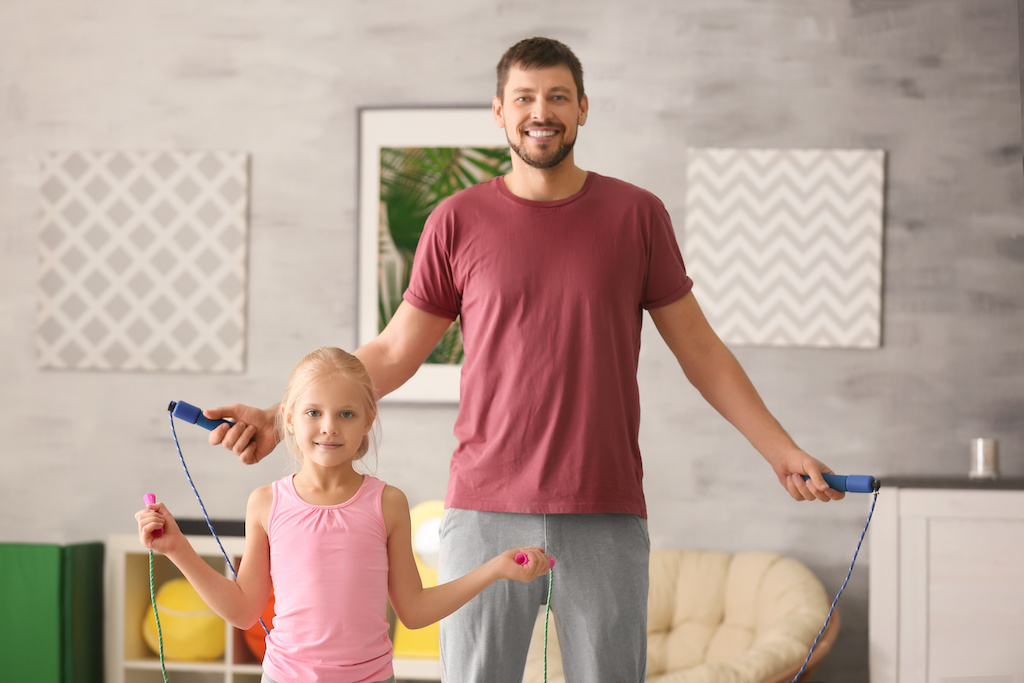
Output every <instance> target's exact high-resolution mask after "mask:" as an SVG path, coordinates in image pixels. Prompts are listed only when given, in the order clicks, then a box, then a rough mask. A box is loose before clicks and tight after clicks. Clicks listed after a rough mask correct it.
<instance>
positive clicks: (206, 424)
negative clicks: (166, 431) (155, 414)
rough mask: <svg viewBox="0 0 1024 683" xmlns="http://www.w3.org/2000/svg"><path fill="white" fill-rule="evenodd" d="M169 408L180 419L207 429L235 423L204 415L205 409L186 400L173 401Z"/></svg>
mask: <svg viewBox="0 0 1024 683" xmlns="http://www.w3.org/2000/svg"><path fill="white" fill-rule="evenodd" d="M167 410H169V411H171V414H172V415H174V417H176V418H178V419H179V420H184V421H185V422H188V423H189V424H194V425H199V426H200V427H203V428H205V429H209V430H211V431H212V430H214V429H216V428H217V427H220V426H221V425H229V424H234V423H232V422H230V421H228V420H211V419H210V418H208V417H203V411H202V410H200V409H199V408H196V407H195V406H194V405H192V404H191V403H185V402H184V401H171V405H169V406H167Z"/></svg>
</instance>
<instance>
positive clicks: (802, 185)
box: [683, 148, 885, 348]
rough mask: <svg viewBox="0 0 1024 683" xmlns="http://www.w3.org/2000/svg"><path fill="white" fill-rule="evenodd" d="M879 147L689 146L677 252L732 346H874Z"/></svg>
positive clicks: (877, 325)
mask: <svg viewBox="0 0 1024 683" xmlns="http://www.w3.org/2000/svg"><path fill="white" fill-rule="evenodd" d="M884 158H885V153H884V151H882V150H875V149H724V148H691V149H689V150H687V172H686V179H687V191H686V220H685V228H684V238H683V257H684V259H685V261H686V267H687V271H688V272H689V274H690V275H691V276H692V277H693V280H694V289H695V292H696V293H697V296H698V298H699V300H700V303H701V306H702V308H703V309H704V312H705V314H706V315H707V318H708V320H709V322H710V323H711V325H712V326H713V327H714V329H715V330H716V331H717V332H718V334H719V336H721V338H722V339H723V341H725V342H726V343H730V344H738V345H765V346H806V347H849V348H877V347H879V346H880V344H881V307H882V303H881V291H882V271H881V266H882V199H883V184H884V183H883V181H884V177H883V176H884V171H885V169H884Z"/></svg>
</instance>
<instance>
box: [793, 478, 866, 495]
mask: <svg viewBox="0 0 1024 683" xmlns="http://www.w3.org/2000/svg"><path fill="white" fill-rule="evenodd" d="M821 476H822V478H824V479H825V483H826V484H828V485H829V486H831V487H832V488H834V489H835V490H836V491H839V492H840V493H873V492H874V491H876V490H877V489H878V482H877V481H875V478H874V477H871V476H868V475H866V474H850V475H843V474H822V475H821ZM804 479H810V477H808V476H807V475H806V474H805V475H804Z"/></svg>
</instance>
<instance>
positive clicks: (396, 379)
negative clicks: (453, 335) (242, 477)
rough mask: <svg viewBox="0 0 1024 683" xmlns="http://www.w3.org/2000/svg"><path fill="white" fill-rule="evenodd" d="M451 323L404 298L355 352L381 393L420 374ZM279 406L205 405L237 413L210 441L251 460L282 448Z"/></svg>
mask: <svg viewBox="0 0 1024 683" xmlns="http://www.w3.org/2000/svg"><path fill="white" fill-rule="evenodd" d="M449 325H451V321H450V320H447V319H445V318H442V317H440V316H436V315H433V314H430V313H425V312H423V311H421V310H419V309H418V308H416V307H415V306H410V305H409V304H407V303H405V302H404V301H403V302H402V303H401V305H399V307H398V310H397V311H395V315H394V316H393V317H392V318H391V320H390V321H389V322H388V324H387V326H386V327H385V328H384V330H383V331H382V332H381V333H380V334H379V335H377V337H376V338H375V339H373V341H370V342H368V343H366V344H364V345H363V346H361V347H360V348H358V349H356V351H355V352H354V354H353V355H355V356H356V357H357V358H359V360H361V361H362V362H363V364H364V365H365V366H366V369H367V371H368V372H369V373H370V377H371V378H373V382H374V384H375V385H376V387H377V394H378V397H379V396H384V395H386V394H389V393H391V392H392V391H394V390H395V389H397V388H398V387H400V386H402V385H403V384H405V382H406V381H408V379H409V378H410V377H412V376H413V375H414V374H416V370H417V369H419V367H420V365H422V364H423V361H424V360H426V359H427V356H429V355H430V352H431V350H433V348H434V347H435V346H437V342H438V341H440V339H441V337H442V335H444V333H445V330H447V329H448V326H449ZM278 410H279V407H278V406H277V405H274V406H271V407H269V408H267V409H266V410H263V409H260V408H254V407H252V406H247V405H242V404H240V403H236V404H234V405H230V406H222V407H219V408H211V409H209V410H205V411H203V414H204V415H205V416H206V417H208V418H211V419H220V418H231V419H232V420H233V421H234V423H235V424H233V425H230V426H228V425H221V426H219V427H217V428H216V429H214V430H213V431H212V432H210V437H209V441H210V444H212V445H217V444H221V445H223V446H224V447H225V448H227V449H228V450H230V451H232V452H234V453H235V454H236V455H237V456H238V459H239V460H241V461H242V462H244V463H245V464H247V465H251V464H253V463H256V462H259V461H260V460H262V459H263V458H265V457H267V456H268V455H269V454H270V453H271V451H273V450H274V448H276V447H277V443H278V434H277V426H276V418H277V413H278Z"/></svg>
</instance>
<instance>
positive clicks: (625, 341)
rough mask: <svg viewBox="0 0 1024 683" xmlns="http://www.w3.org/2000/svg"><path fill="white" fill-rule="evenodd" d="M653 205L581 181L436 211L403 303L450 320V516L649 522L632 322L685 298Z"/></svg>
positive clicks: (496, 183) (649, 199) (676, 257)
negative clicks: (456, 348)
mask: <svg viewBox="0 0 1024 683" xmlns="http://www.w3.org/2000/svg"><path fill="white" fill-rule="evenodd" d="M691 287H692V282H691V281H690V278H689V277H688V276H687V275H686V270H685V268H684V266H683V259H682V256H681V254H680V253H679V246H678V244H677V243H676V238H675V233H674V231H673V229H672V223H671V221H670V219H669V216H668V212H667V211H666V210H665V207H664V205H663V204H662V203H661V201H660V200H658V198H657V197H655V196H654V195H653V194H651V193H650V192H647V191H646V190H643V189H640V188H638V187H636V186H634V185H630V184H629V183H626V182H623V181H620V180H616V179H613V178H608V177H604V176H600V175H598V174H596V173H589V174H588V176H587V180H586V183H585V184H584V186H583V189H582V190H580V191H579V192H578V193H577V194H575V195H573V196H572V197H569V198H567V199H562V200H558V201H553V202H534V201H528V200H525V199H521V198H519V197H516V196H515V195H513V194H512V193H510V192H509V191H508V189H507V188H506V187H505V183H504V180H503V179H501V178H496V179H494V180H491V181H488V182H485V183H481V184H479V185H476V186H474V187H471V188H469V189H466V190H463V191H461V192H459V193H457V194H455V195H454V196H452V197H449V198H448V199H446V200H445V201H443V202H442V203H441V204H440V205H439V206H438V207H437V209H436V210H435V211H434V212H433V214H431V216H430V218H429V219H428V220H427V223H426V226H425V227H424V231H423V235H422V236H421V238H420V241H419V245H418V247H417V250H416V257H415V261H414V265H413V271H412V279H411V282H410V285H409V288H408V290H407V291H406V292H405V300H406V301H407V302H409V304H411V305H412V306H415V307H416V308H418V309H420V310H423V311H425V312H427V313H431V314H434V315H438V316H442V317H445V318H448V319H452V320H454V319H455V317H456V316H461V325H462V334H463V344H464V348H465V361H464V363H463V366H462V375H461V379H460V392H461V400H460V407H459V414H458V418H457V420H456V423H455V436H456V437H457V439H458V442H459V445H458V447H457V448H456V450H455V453H454V454H453V456H452V461H451V476H450V479H449V482H448V495H447V498H446V505H447V506H448V507H455V508H463V509H470V510H494V511H501V512H530V513H589V512H622V513H630V514H636V515H640V516H643V517H646V514H647V508H646V504H645V502H644V494H643V466H642V463H641V460H640V449H639V446H638V443H637V441H638V433H639V429H640V399H639V391H638V388H637V382H636V371H637V359H638V356H639V352H640V327H641V323H642V320H643V309H645V308H646V309H650V308H658V307H660V306H664V305H667V304H669V303H672V302H673V301H676V300H678V299H679V298H681V297H682V296H684V295H685V294H687V293H688V292H689V291H690V288H691Z"/></svg>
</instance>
